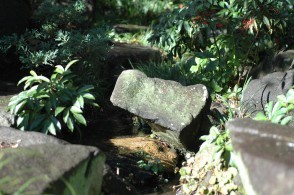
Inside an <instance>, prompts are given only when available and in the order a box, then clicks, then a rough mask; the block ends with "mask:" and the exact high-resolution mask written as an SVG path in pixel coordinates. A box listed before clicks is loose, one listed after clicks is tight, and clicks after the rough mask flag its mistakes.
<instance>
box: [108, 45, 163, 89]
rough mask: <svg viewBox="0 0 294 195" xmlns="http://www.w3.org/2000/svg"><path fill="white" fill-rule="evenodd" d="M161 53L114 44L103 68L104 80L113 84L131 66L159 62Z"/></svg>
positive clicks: (138, 47)
mask: <svg viewBox="0 0 294 195" xmlns="http://www.w3.org/2000/svg"><path fill="white" fill-rule="evenodd" d="M161 59H162V58H161V52H160V50H159V49H156V48H153V47H149V46H141V45H137V44H127V43H118V42H114V43H113V47H112V48H111V49H110V51H109V53H108V55H107V57H106V63H105V67H104V78H107V79H109V81H110V82H112V83H113V84H114V83H115V81H116V79H117V77H118V75H120V73H121V72H122V71H123V70H126V69H132V68H133V65H136V64H138V63H140V62H149V61H160V60H161Z"/></svg>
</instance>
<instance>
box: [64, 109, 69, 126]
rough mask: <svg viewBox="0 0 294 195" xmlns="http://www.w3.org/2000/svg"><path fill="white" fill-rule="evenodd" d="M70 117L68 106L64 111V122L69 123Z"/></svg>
mask: <svg viewBox="0 0 294 195" xmlns="http://www.w3.org/2000/svg"><path fill="white" fill-rule="evenodd" d="M68 118H69V108H66V109H65V110H64V112H63V122H64V123H67V120H68Z"/></svg>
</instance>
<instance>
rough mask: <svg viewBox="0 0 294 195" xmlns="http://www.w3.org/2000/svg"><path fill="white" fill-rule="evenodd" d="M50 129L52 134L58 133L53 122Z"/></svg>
mask: <svg viewBox="0 0 294 195" xmlns="http://www.w3.org/2000/svg"><path fill="white" fill-rule="evenodd" d="M48 131H49V132H50V133H51V134H52V135H56V129H55V126H54V124H53V122H51V123H50V125H49V127H48Z"/></svg>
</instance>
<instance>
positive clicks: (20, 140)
mask: <svg viewBox="0 0 294 195" xmlns="http://www.w3.org/2000/svg"><path fill="white" fill-rule="evenodd" d="M1 142H5V143H15V144H16V143H17V145H18V146H19V147H22V146H31V145H39V144H49V143H50V144H67V142H65V141H63V140H60V139H57V138H55V137H53V136H50V135H45V134H43V133H38V132H30V131H20V130H17V129H13V128H11V127H0V143H1Z"/></svg>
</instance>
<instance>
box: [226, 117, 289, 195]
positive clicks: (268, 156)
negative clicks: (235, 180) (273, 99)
mask: <svg viewBox="0 0 294 195" xmlns="http://www.w3.org/2000/svg"><path fill="white" fill-rule="evenodd" d="M226 127H227V128H228V129H229V130H230V132H231V134H230V135H231V138H232V143H233V147H234V150H235V151H236V154H237V155H236V157H237V158H236V160H237V165H238V168H239V171H240V175H241V179H242V182H243V185H244V188H245V190H246V191H247V194H254V193H255V194H260V195H263V194H264V195H268V194H271V195H280V194H293V189H294V183H293V179H294V149H293V143H294V129H293V128H289V127H286V126H279V125H275V124H271V123H269V122H258V121H254V120H252V119H237V120H233V121H231V122H228V123H227V124H226Z"/></svg>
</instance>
